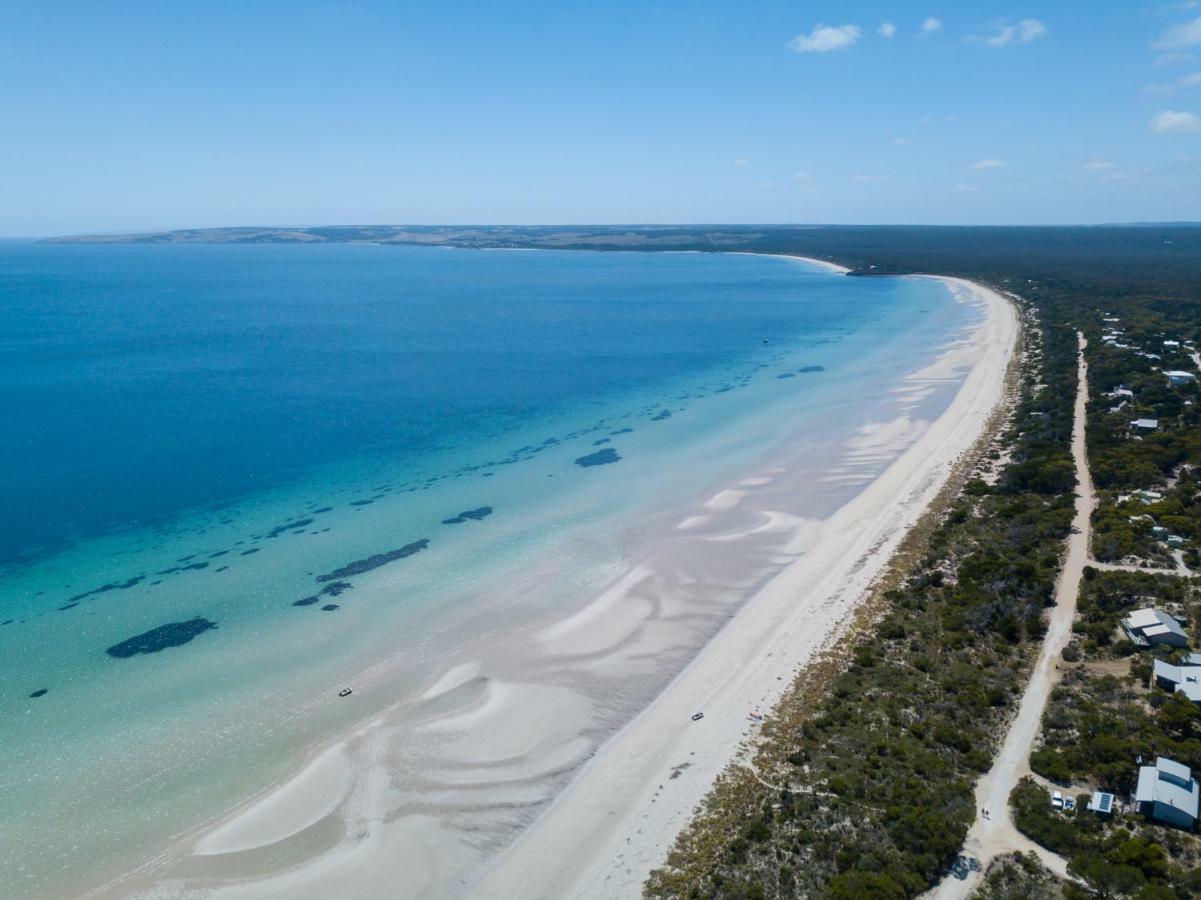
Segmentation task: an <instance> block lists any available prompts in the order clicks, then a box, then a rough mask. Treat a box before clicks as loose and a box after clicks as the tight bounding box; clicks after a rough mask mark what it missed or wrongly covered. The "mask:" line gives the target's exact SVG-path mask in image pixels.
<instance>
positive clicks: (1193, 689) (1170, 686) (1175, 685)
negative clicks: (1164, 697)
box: [1151, 654, 1201, 703]
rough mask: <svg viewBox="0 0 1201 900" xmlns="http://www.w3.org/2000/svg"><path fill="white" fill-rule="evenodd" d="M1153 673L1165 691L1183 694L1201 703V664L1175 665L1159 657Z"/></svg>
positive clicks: (1157, 682) (1156, 681)
mask: <svg viewBox="0 0 1201 900" xmlns="http://www.w3.org/2000/svg"><path fill="white" fill-rule="evenodd" d="M1191 655H1192V654H1190V656H1191ZM1151 675H1152V677H1153V678H1154V679H1155V683H1156V684H1157V685H1158V686H1159V687H1161V688H1163V689H1164V690H1165V691H1172V692H1173V693H1175V694H1183V695H1184V696H1185V697H1188V699H1190V700H1192V701H1193V702H1194V703H1201V666H1195V665H1185V666H1174V665H1172V664H1171V663H1169V662H1165V661H1164V660H1162V659H1157V660H1155V665H1154V666H1153V668H1152V672H1151Z"/></svg>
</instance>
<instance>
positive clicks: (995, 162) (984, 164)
mask: <svg viewBox="0 0 1201 900" xmlns="http://www.w3.org/2000/svg"><path fill="white" fill-rule="evenodd" d="M1004 166H1005V163H1004V162H1002V161H1001V160H999V159H982V160H980V162H978V163H976V164H975V165H974V166H972V168H973V169H975V170H976V171H977V172H986V171H988V170H989V169H1001V168H1004Z"/></svg>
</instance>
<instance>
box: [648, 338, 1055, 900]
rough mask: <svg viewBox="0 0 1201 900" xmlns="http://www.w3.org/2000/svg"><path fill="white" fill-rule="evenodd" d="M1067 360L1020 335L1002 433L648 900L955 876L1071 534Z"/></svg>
mask: <svg viewBox="0 0 1201 900" xmlns="http://www.w3.org/2000/svg"><path fill="white" fill-rule="evenodd" d="M1074 343H1075V341H1074V335H1073V334H1072V333H1071V331H1069V330H1068V329H1065V328H1063V327H1062V326H1058V325H1048V324H1046V323H1044V324H1043V327H1041V328H1033V327H1028V328H1027V330H1026V337H1025V352H1024V354H1023V359H1024V364H1023V366H1024V371H1022V373H1021V377H1020V381H1019V383H1020V385H1021V394H1020V397H1019V399H1018V402H1017V404H1016V408H1015V409H1014V411H1013V416H1012V419H1011V420H1010V423H1009V425H1008V427H1006V428H1005V429H1004V430H1003V433H1002V434H1001V435H1000V437H999V438H998V440H997V443H995V444H994V445H992V446H989V447H981V448H979V449H980V454H979V457H980V460H979V462H980V467H979V468H976V469H975V470H974V471H973V470H972V468H971V466H967V467H965V470H964V471H962V472H960V473H959V474H958V476H957V478H956V479H954V480H953V483H952V484H950V485H949V486H948V488H947V489H946V490H945V491H944V493H943V496H942V497H941V498H940V501H939V502H938V503H936V504H935V506H934V508H933V509H932V510H931V513H930V514H929V516H928V518H927V521H926V523H925V524H924V525H923V526H921V527H919V528H918V529H917V530H915V532H914V533H913V534H911V535H910V536H909V538H908V540H907V542H906V545H905V548H904V550H903V552H902V553H901V554H900V556H899V557H898V559H897V560H896V561H894V570H893V574H892V581H891V583H889V584H886V585H885V586H883V588H882V589H881V591H880V593H879V595H878V596H877V597H875V598H873V600H872V601H871V602H869V603H868V604H867V606H866V608H865V613H864V621H863V622H862V623H861V625H860V626H859V627H858V628H857V629H856V630H855V632H854V633H853V634H852V635H851V636H849V637H848V638H846V639H845V640H844V642H843V643H842V645H840V646H839V647H838V648H836V649H834V650H832V651H831V652H830V654H829V655H828V656H827V657H825V658H824V659H822V660H821V661H819V663H818V664H817V665H816V666H814V667H812V668H811V669H810V670H809V671H808V672H807V673H806V674H805V675H804V676H802V677H801V678H800V679H799V680H798V681H797V683H796V684H795V685H794V686H793V688H792V690H791V691H790V692H789V693H788V694H787V695H786V697H785V698H784V699H783V701H782V702H781V704H780V706H779V707H778V709H777V710H776V711H775V714H774V716H773V717H772V719H771V720H770V721H769V723H768V725H767V726H766V727H765V729H764V731H763V738H762V741H761V743H760V745H759V747H758V749H757V751H756V752H755V754H754V755H753V758H751V759H748V760H746V761H745V762H743V763H740V764H736V765H734V766H732V767H731V768H730V769H729V770H727V772H726V773H725V774H724V776H723V777H722V778H721V779H720V780H719V782H718V784H717V786H716V787H715V789H714V791H713V792H712V794H711V795H710V797H709V798H708V800H707V801H706V804H705V807H704V809H703V810H702V811H701V813H700V815H699V816H698V817H697V819H696V820H695V821H694V822H693V824H692V826H691V827H690V828H688V829H687V830H686V831H685V832H684V833H683V834H682V835H681V837H680V839H679V841H678V843H677V845H676V848H675V849H674V850H673V851H672V853H671V854H670V856H669V858H668V860H667V864H666V865H665V866H664V867H663V868H662V869H660V870H658V871H656V872H654V873H652V875H651V878H650V879H649V881H648V883H647V885H646V893H647V895H648V896H651V897H731V898H733V897H793V896H829V897H837V898H842V897H845V898H852V897H854V898H860V897H881V898H888V897H896V898H904V897H911V896H914V895H916V894H918V893H920V892H921V891H923V890H924V889H926V888H927V887H929V886H930V885H931V884H932V883H934V882H935V881H936V880H937V879H938V878H939V876H940V875H941V874H942V873H943V872H945V871H946V870H947V868H948V867H949V866H950V865H951V863H952V862H953V861H954V859H955V858H956V856H957V855H958V853H959V851H960V848H961V846H962V843H963V838H964V835H965V834H966V831H967V828H968V826H969V824H970V823H971V821H972V819H973V818H974V816H975V808H974V801H973V796H972V783H973V780H974V779H975V778H976V777H978V776H979V774H980V773H982V772H983V771H985V770H987V768H988V767H989V765H990V763H991V759H992V755H993V752H994V750H995V749H996V745H997V741H998V738H999V736H1000V733H1001V730H1002V725H1003V723H1004V722H1005V721H1006V720H1007V718H1008V717H1009V715H1010V713H1011V709H1010V707H1011V705H1012V704H1013V703H1014V702H1015V701H1016V699H1017V698H1018V697H1019V695H1020V690H1021V685H1022V682H1023V673H1024V672H1025V670H1026V669H1027V668H1028V664H1029V662H1030V660H1031V656H1032V650H1033V649H1034V648H1035V647H1036V646H1037V642H1038V641H1039V639H1040V638H1041V637H1042V634H1043V628H1044V625H1043V609H1044V607H1045V606H1046V605H1047V604H1048V603H1050V602H1051V599H1052V594H1053V586H1054V581H1055V577H1056V575H1057V572H1058V567H1059V561H1060V559H1059V549H1060V547H1061V546H1062V540H1063V538H1064V537H1065V536H1066V534H1067V530H1068V527H1069V524H1070V520H1071V515H1072V497H1071V493H1070V492H1071V489H1072V487H1073V483H1074V473H1073V471H1072V464H1071V459H1070V455H1069V453H1068V440H1069V437H1070V432H1071V414H1072V410H1071V398H1072V396H1073V394H1074V365H1073V364H1072V362H1073V360H1074V354H1075V346H1074ZM990 460H993V461H997V460H999V461H1000V462H997V463H996V464H997V465H999V466H1000V468H999V470H995V469H992V468H991V466H992V465H993V463H992V462H989V461H990Z"/></svg>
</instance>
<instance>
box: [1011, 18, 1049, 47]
mask: <svg viewBox="0 0 1201 900" xmlns="http://www.w3.org/2000/svg"><path fill="white" fill-rule="evenodd" d="M1018 28H1019V29H1020V30H1021V32H1022V43H1023V44H1028V43H1030V42H1031V41H1036V40H1038V39H1039V38H1040V37H1046V36H1047V26H1046V25H1044V24H1043V23H1042V22H1040V21H1039V20H1038V19H1022V21H1020V22H1018Z"/></svg>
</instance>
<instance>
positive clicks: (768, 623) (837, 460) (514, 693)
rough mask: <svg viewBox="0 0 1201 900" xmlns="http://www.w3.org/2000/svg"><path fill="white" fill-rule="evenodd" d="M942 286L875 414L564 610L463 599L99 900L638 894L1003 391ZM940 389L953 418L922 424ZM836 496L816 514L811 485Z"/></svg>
mask: <svg viewBox="0 0 1201 900" xmlns="http://www.w3.org/2000/svg"><path fill="white" fill-rule="evenodd" d="M942 280H943V281H944V282H945V283H946V284H947V286H948V288H949V289H950V290H951V291H952V292H953V293H954V294H955V296H956V299H957V300H958V301H959V302H962V303H969V304H973V305H976V306H978V307H980V309H981V310H982V312H983V313H984V315H983V317H982V320H981V324H979V325H976V326H974V327H972V328H971V329H969V330H968V331H967V332H966V333H965V334H963V335H962V336H961V337H960V338H959V339H957V340H956V341H954V342H952V343H951V344H950V345H948V346H946V347H944V348H943V352H942V354H941V355H940V357H939V359H938V360H937V361H936V362H934V363H932V364H931V365H929V366H926V367H924V368H923V369H921V370H920V371H917V372H915V373H913V374H911V375H910V376H909V378H907V379H906V380H905V382H904V384H903V385H902V386H901V387H900V388H898V389H897V392H896V393H895V396H894V397H893V398H892V401H891V403H892V405H891V407H890V409H891V410H892V412H891V413H890V414H889V417H888V418H886V419H884V420H882V421H878V422H867V423H864V424H863V425H862V427H861V428H859V429H858V431H857V432H856V433H855V434H853V435H852V436H851V437H850V438H849V439H848V440H846V441H843V442H840V443H839V446H838V447H837V448H828V450H829V452H828V453H827V454H826V455H824V456H822V455H820V454H819V455H817V456H815V455H814V453H813V449H812V447H805V448H793V449H788V448H785V449H783V450H781V451H780V452H779V453H777V454H776V455H774V456H773V457H772V458H771V459H769V460H765V461H764V462H763V464H762V465H761V466H760V467H759V468H757V469H756V470H755V471H752V472H746V473H744V474H743V476H742V477H741V478H739V479H738V480H736V481H735V482H733V483H731V484H729V485H726V486H724V487H722V488H721V489H719V490H715V491H712V492H710V493H709V494H708V495H707V496H702V497H698V498H697V499H696V500H695V502H693V503H692V504H690V505H688V506H687V507H686V508H684V509H676V510H671V511H667V512H665V513H664V514H663V516H662V521H656V522H653V523H650V524H647V525H644V526H642V527H641V528H640V530H639V531H638V534H637V538H638V541H639V546H640V553H639V554H638V556H637V559H638V562H637V564H636V565H633V566H632V567H630V568H629V569H628V570H626V571H622V572H615V573H613V577H612V579H611V580H610V581H609V586H608V587H607V588H606V589H605V590H604V591H602V592H600V593H598V594H597V595H595V596H593V597H592V598H591V599H589V600H588V602H587V603H585V604H584V605H582V606H580V607H577V608H574V609H571V610H569V611H567V613H566V614H564V613H563V612H562V611H552V610H547V611H545V613H544V614H542V615H540V616H535V617H533V619H532V620H529V621H527V620H520V621H511V620H508V619H506V616H505V613H504V611H505V610H506V609H508V608H511V607H515V606H516V605H517V604H516V603H515V599H516V598H518V597H519V596H520V595H521V593H522V591H523V589H524V588H525V587H526V586H528V585H529V584H532V583H535V582H538V581H546V580H547V579H555V578H559V577H562V573H559V572H556V571H555V570H553V569H547V570H546V571H531V572H530V573H528V574H527V575H526V576H525V578H523V579H521V580H519V581H518V582H517V583H513V584H508V585H501V586H498V588H497V590H496V591H495V594H494V595H493V596H490V597H489V598H488V599H487V602H486V603H485V604H484V605H483V606H481V607H480V608H479V609H478V610H477V611H476V612H475V613H473V614H474V615H478V616H481V617H485V618H491V619H495V621H496V623H497V624H496V625H495V626H494V627H493V628H491V629H489V630H487V631H485V632H483V633H482V634H481V633H480V632H479V630H478V629H475V630H472V629H466V628H464V629H463V630H462V634H463V635H465V637H463V638H462V639H461V640H458V641H457V642H456V640H455V632H448V633H445V634H442V635H439V640H440V641H442V640H446V641H447V642H448V649H447V652H446V659H447V664H446V666H445V668H444V669H443V670H442V671H439V672H437V673H434V674H432V675H430V674H429V673H421V674H414V673H412V672H409V671H407V670H405V669H404V664H403V661H393V662H389V663H386V664H381V665H380V666H379V667H377V668H376V669H374V670H372V671H370V672H368V673H365V674H364V676H363V677H362V678H361V679H359V680H358V681H357V682H356V691H362V692H364V693H366V692H370V691H392V692H395V693H394V696H396V701H395V703H394V704H393V705H392V706H390V707H389V708H387V709H386V710H385V711H384V712H382V713H380V714H379V715H376V716H374V717H372V718H371V719H369V720H368V721H366V722H363V723H361V724H360V725H358V726H356V728H355V729H354V730H353V731H352V732H351V733H349V734H346V735H343V736H342V737H341V738H340V739H339V740H338V742H337V743H336V744H335V745H333V746H327V747H321V748H314V755H313V757H312V758H311V761H310V762H309V764H308V765H307V766H306V767H305V768H304V770H303V771H301V772H300V773H299V774H297V775H296V776H294V777H293V778H292V779H290V780H289V781H287V782H285V783H283V784H281V785H278V786H276V787H274V788H273V789H271V790H269V791H267V792H265V793H264V794H263V795H262V796H260V797H259V798H256V799H255V800H253V801H252V802H250V803H248V804H247V805H245V806H244V807H243V808H241V809H239V810H237V811H235V813H234V814H232V815H231V816H229V817H228V818H227V819H225V820H224V821H222V822H219V823H215V825H214V826H213V827H210V828H208V829H207V830H206V831H204V832H203V833H200V834H196V835H189V836H185V837H184V838H183V839H181V841H180V842H179V843H178V845H177V846H176V847H174V848H173V849H172V850H171V851H170V852H169V853H168V854H167V855H166V856H164V857H163V858H160V859H158V860H155V861H154V862H153V864H152V865H150V866H148V867H147V868H146V869H144V870H143V871H142V872H140V873H136V874H135V875H134V876H132V878H129V879H123V880H122V881H121V882H120V883H117V884H114V885H110V886H108V887H107V888H105V889H102V890H101V891H100V892H99V893H98V894H97V895H98V896H130V895H134V896H145V897H167V896H171V897H178V896H185V897H187V896H206V897H208V896H224V895H228V896H236V897H239V898H241V897H279V896H289V897H328V896H331V895H346V896H356V897H373V896H388V897H401V898H406V897H414V898H415V897H427V896H475V897H488V898H508V897H513V898H518V897H520V898H534V897H546V898H562V897H598V898H599V897H606V898H610V897H626V896H636V895H637V894H638V893H639V891H640V889H641V883H642V881H643V880H644V878H645V876H646V874H647V873H648V872H649V871H650V869H652V868H653V867H655V866H657V865H659V864H660V863H661V862H662V861H663V859H664V858H665V856H666V853H667V851H668V849H669V847H670V845H671V843H672V841H673V840H674V837H675V835H676V834H677V833H678V831H679V829H680V828H682V827H683V826H684V825H685V824H686V823H687V821H688V819H689V818H690V816H691V813H692V810H693V809H694V808H695V806H696V805H697V804H698V803H699V802H700V801H701V799H702V798H703V797H704V795H705V793H706V792H707V790H708V788H709V786H710V785H711V784H712V782H713V780H714V778H715V777H716V776H717V775H718V774H719V773H720V771H721V770H722V768H723V767H724V766H725V765H726V764H727V763H728V762H729V761H730V760H731V758H732V757H733V756H734V755H735V754H736V753H737V751H738V749H739V747H740V746H741V745H742V744H743V743H744V742H745V741H747V740H750V739H753V737H754V733H755V729H756V728H757V723H756V720H755V719H754V718H753V717H752V716H751V714H752V713H766V712H768V711H769V710H770V708H771V706H772V704H773V703H774V702H775V701H776V700H777V698H778V697H779V696H780V693H781V692H782V691H783V690H784V688H786V687H787V685H788V684H789V682H790V681H791V679H792V678H793V677H795V675H796V673H797V671H798V670H799V669H800V668H802V667H803V666H804V664H805V663H806V662H807V661H808V660H809V659H810V658H812V656H813V654H814V653H815V652H817V651H818V650H819V649H820V648H822V647H823V646H826V645H828V643H829V642H830V641H832V640H834V639H836V638H837V636H838V634H839V633H840V631H841V630H842V629H843V628H844V627H845V626H846V625H847V624H848V623H849V621H850V620H851V618H852V616H853V613H854V611H855V609H856V607H857V605H858V604H859V603H860V602H861V600H862V599H863V598H864V597H865V595H866V589H867V587H868V585H869V583H870V582H871V581H872V579H873V578H874V577H875V576H876V575H877V574H878V573H879V572H880V571H881V569H882V567H883V566H884V565H885V563H886V562H887V559H888V557H889V555H890V554H891V552H892V551H893V550H894V549H895V548H896V546H897V544H898V543H899V542H900V540H901V539H902V538H903V536H904V534H905V532H906V530H907V529H908V528H909V527H910V526H911V525H912V524H913V523H914V522H915V521H916V519H917V518H918V517H919V516H920V515H921V513H922V511H923V510H924V508H925V507H926V506H927V505H928V503H929V502H930V500H931V499H932V498H933V497H934V495H935V494H936V493H937V492H938V490H939V488H940V487H941V486H942V484H943V483H944V482H945V480H946V478H947V476H948V474H949V473H950V471H951V470H952V468H953V466H954V464H955V462H956V460H957V459H958V458H959V457H960V455H961V454H962V453H963V452H964V451H965V450H966V449H968V448H969V447H970V446H971V445H972V444H973V443H974V442H975V441H976V440H977V438H978V437H979V436H980V435H981V433H982V430H983V428H984V425H985V422H986V421H987V419H988V417H989V416H990V414H991V412H992V411H993V410H994V409H995V407H996V406H997V404H998V403H999V402H1000V400H1001V398H1002V396H1003V393H1004V378H1005V371H1006V368H1007V365H1008V361H1009V359H1010V356H1011V354H1012V352H1013V348H1014V344H1015V340H1016V334H1017V321H1016V316H1015V313H1014V310H1013V308H1012V306H1011V305H1010V304H1009V303H1008V302H1007V301H1006V300H1005V299H1003V298H1002V297H1000V296H999V295H998V294H996V293H995V292H992V291H990V290H987V289H985V288H982V287H980V286H978V285H974V284H971V283H969V282H965V281H960V280H955V279H942ZM956 383H961V386H960V387H959V388H958V390H957V391H956V393H955V395H954V398H953V399H952V400H951V402H950V405H949V407H948V408H946V410H945V412H943V413H942V414H941V415H939V416H937V417H936V418H934V419H933V420H930V419H928V418H926V417H924V416H923V415H922V414H921V413H922V404H923V402H925V401H926V400H927V399H928V398H929V396H930V395H931V392H934V391H937V390H938V389H939V388H940V387H941V388H943V389H945V388H946V387H947V386H948V385H951V384H956ZM890 460H891V462H890ZM882 466H887V467H886V468H885V469H884V471H883V473H882V474H881V467H882ZM815 485H817V488H815ZM849 488H854V489H855V490H857V493H855V495H854V496H853V499H850V500H849V501H848V502H845V503H841V501H840V503H839V504H838V505H836V506H835V507H833V508H831V509H829V510H826V509H823V508H822V507H821V504H820V503H818V502H817V501H815V500H814V499H813V498H814V497H815V496H816V495H815V493H814V492H815V490H818V491H819V492H820V491H826V492H827V494H826V495H825V496H828V497H840V496H844V495H845V492H846V491H847V490H848V489H849ZM860 488H861V489H860ZM840 492H841V493H840ZM548 565H549V564H548ZM467 635H469V636H467ZM698 647H699V648H700V649H699V650H698V649H697V648H698ZM673 674H674V678H671V680H670V682H669V683H667V686H666V688H664V683H665V680H666V679H667V678H669V677H671V676H672V675H673ZM638 708H640V709H641V710H642V711H641V712H640V713H639V714H638V715H637V716H636V717H635V718H633V719H632V720H630V719H629V711H630V710H631V709H638ZM697 712H703V713H704V716H703V718H701V719H700V720H693V718H692V716H693V715H694V714H695V713H697Z"/></svg>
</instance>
